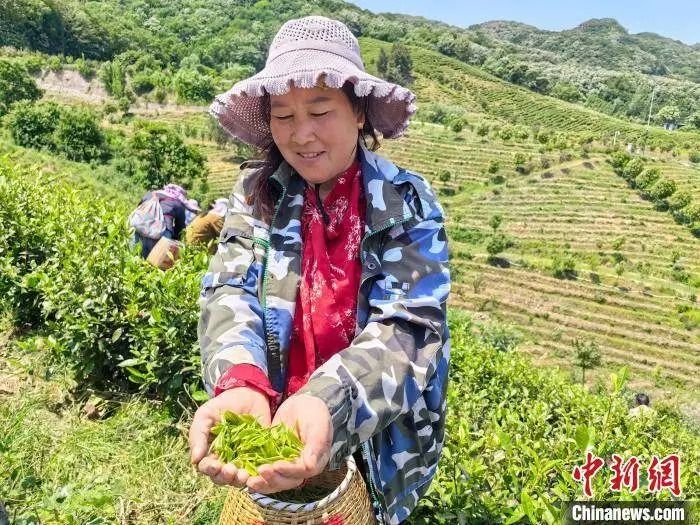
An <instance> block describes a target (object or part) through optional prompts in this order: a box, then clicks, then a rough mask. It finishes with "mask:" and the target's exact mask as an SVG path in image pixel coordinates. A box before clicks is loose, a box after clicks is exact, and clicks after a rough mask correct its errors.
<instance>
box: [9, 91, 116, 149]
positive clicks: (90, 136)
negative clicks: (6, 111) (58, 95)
mask: <svg viewBox="0 0 700 525" xmlns="http://www.w3.org/2000/svg"><path fill="white" fill-rule="evenodd" d="M8 124H9V128H10V132H11V134H12V138H13V140H14V141H15V143H16V144H17V145H19V146H24V147H27V148H34V149H44V150H48V151H55V152H57V153H60V154H63V155H64V156H65V157H66V158H68V159H70V160H75V161H79V162H90V161H93V160H106V158H107V156H108V151H107V145H106V139H105V135H104V133H103V131H102V129H101V128H100V125H99V123H98V121H97V117H96V115H95V114H94V113H93V112H92V111H91V110H89V109H87V108H71V107H61V106H59V105H58V104H56V103H54V102H39V103H36V104H31V103H29V102H21V103H19V104H17V105H16V107H15V109H14V110H13V111H12V113H11V114H10V115H9V117H8Z"/></svg>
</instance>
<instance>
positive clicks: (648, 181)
mask: <svg viewBox="0 0 700 525" xmlns="http://www.w3.org/2000/svg"><path fill="white" fill-rule="evenodd" d="M628 166H629V164H628ZM659 177H661V170H660V169H659V168H646V169H645V170H644V171H642V172H641V173H639V174H638V175H637V176H636V177H635V178H634V183H635V185H636V186H637V187H638V188H641V189H643V190H645V189H648V188H651V187H652V186H653V185H654V183H655V182H656V181H657V180H659Z"/></svg>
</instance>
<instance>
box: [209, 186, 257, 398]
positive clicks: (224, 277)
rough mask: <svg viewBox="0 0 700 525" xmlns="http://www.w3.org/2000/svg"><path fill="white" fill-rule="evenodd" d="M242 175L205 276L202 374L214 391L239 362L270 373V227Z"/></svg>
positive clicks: (211, 392) (234, 191)
mask: <svg viewBox="0 0 700 525" xmlns="http://www.w3.org/2000/svg"><path fill="white" fill-rule="evenodd" d="M244 177H245V174H244V173H242V175H241V178H240V180H239V182H238V183H237V184H236V187H235V188H234V190H233V193H232V194H231V197H230V205H229V210H228V213H227V215H226V218H225V220H224V227H223V229H222V231H221V236H220V240H219V245H218V249H217V252H216V254H215V255H214V256H213V257H212V258H211V261H210V263H209V269H208V271H207V273H206V274H205V275H204V278H203V279H202V291H201V295H200V300H199V305H200V318H199V326H198V330H197V332H198V337H199V344H200V348H201V353H202V378H203V380H204V385H205V387H206V389H207V391H208V392H209V393H210V394H213V392H214V387H215V386H216V385H217V382H218V381H219V378H220V377H221V375H222V374H224V373H225V372H226V371H227V370H228V369H229V368H231V367H232V366H234V365H240V364H250V365H254V366H256V367H258V368H259V369H260V370H261V371H262V372H263V373H264V374H265V375H267V355H266V344H265V337H264V329H263V311H262V306H261V304H260V300H259V293H258V290H259V287H260V286H261V284H262V276H263V272H264V258H265V252H266V246H267V242H268V237H267V236H268V230H269V229H268V227H267V225H266V224H264V223H263V222H261V221H259V220H257V219H255V218H254V217H253V215H252V207H251V206H250V205H248V204H246V201H245V192H244V190H243V179H244Z"/></svg>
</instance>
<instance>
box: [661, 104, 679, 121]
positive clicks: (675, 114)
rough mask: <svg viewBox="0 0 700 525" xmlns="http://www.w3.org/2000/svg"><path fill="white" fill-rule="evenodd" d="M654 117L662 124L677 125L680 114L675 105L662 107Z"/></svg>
mask: <svg viewBox="0 0 700 525" xmlns="http://www.w3.org/2000/svg"><path fill="white" fill-rule="evenodd" d="M656 117H657V118H658V119H659V120H660V121H661V122H663V123H673V124H677V123H678V121H679V120H680V118H681V112H680V110H679V109H678V107H677V106H675V105H668V106H663V107H662V108H661V109H659V112H658V113H657V114H656Z"/></svg>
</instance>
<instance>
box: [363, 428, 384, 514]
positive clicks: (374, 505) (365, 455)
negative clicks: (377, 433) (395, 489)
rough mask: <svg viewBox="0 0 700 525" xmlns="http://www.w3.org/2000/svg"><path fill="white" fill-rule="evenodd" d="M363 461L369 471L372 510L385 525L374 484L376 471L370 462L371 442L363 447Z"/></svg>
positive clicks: (368, 481)
mask: <svg viewBox="0 0 700 525" xmlns="http://www.w3.org/2000/svg"><path fill="white" fill-rule="evenodd" d="M360 448H361V450H362V459H364V460H365V467H366V469H367V483H368V485H369V496H370V499H371V500H372V508H373V509H374V514H375V516H376V517H377V520H379V523H380V524H383V523H384V508H383V506H382V504H381V502H380V501H379V498H378V497H377V488H376V485H375V483H374V470H373V469H372V464H371V463H370V462H369V441H365V442H364V443H362V445H361V447H360Z"/></svg>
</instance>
